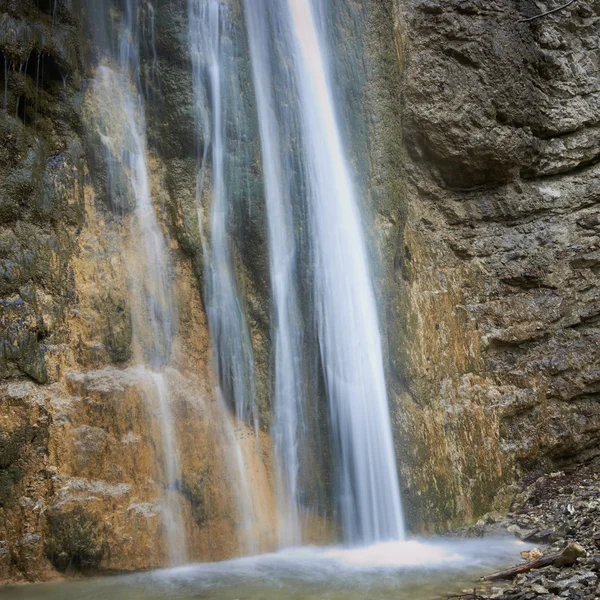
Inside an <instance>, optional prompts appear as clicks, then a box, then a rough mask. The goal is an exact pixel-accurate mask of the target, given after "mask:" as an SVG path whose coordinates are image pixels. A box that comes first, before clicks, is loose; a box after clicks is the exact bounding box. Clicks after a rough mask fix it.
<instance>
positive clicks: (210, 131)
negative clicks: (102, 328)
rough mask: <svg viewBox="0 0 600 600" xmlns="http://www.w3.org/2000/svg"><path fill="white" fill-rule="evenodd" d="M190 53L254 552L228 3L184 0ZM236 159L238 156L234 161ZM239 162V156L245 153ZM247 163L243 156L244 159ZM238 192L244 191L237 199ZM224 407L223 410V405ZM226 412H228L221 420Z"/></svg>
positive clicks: (240, 132) (220, 338)
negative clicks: (235, 241)
mask: <svg viewBox="0 0 600 600" xmlns="http://www.w3.org/2000/svg"><path fill="white" fill-rule="evenodd" d="M188 17H189V34H190V53H191V57H192V72H193V86H194V100H195V115H196V126H197V136H198V140H199V145H200V146H201V151H199V152H198V157H197V184H196V206H197V212H198V227H199V230H200V235H201V238H202V244H203V254H204V261H205V272H206V274H205V286H206V287H205V289H206V307H207V315H208V321H209V328H210V333H211V338H212V345H213V364H214V367H215V371H216V376H217V381H218V384H219V387H220V389H218V390H216V394H217V396H218V399H219V403H220V404H222V405H223V408H225V405H228V406H230V407H233V409H234V412H235V419H236V423H235V428H234V427H228V426H227V424H225V426H224V428H223V433H224V436H223V441H224V443H225V444H226V446H227V447H228V448H230V450H229V459H230V460H228V465H229V469H230V476H231V479H232V481H235V482H236V484H235V487H236V491H237V493H236V498H237V505H238V509H239V512H240V518H241V527H240V533H239V536H238V539H239V542H240V548H241V550H242V551H243V552H244V553H250V554H253V553H255V552H256V551H257V550H258V548H259V544H258V540H257V539H255V538H256V537H257V535H260V533H259V531H258V530H257V523H256V522H257V520H258V519H257V511H256V509H255V508H256V507H254V506H253V501H252V498H253V494H252V490H251V489H250V483H249V481H248V477H247V473H246V465H245V462H244V455H243V454H244V453H243V451H242V445H241V444H242V442H241V440H239V439H237V436H238V435H243V426H244V423H250V424H252V425H253V426H254V431H255V436H257V435H258V415H257V412H256V406H255V396H256V393H255V387H254V357H253V354H252V344H251V341H250V332H249V330H248V325H247V323H246V317H245V312H244V310H243V307H242V304H241V301H240V295H239V292H238V283H237V278H236V271H235V263H234V257H233V253H232V247H231V239H232V231H231V227H230V222H231V221H232V220H233V218H234V217H235V216H236V211H237V214H239V211H240V210H241V208H242V207H241V202H240V201H237V202H236V195H240V193H242V195H243V192H242V190H243V188H244V183H243V182H242V181H241V179H242V177H241V176H240V174H239V171H241V170H242V169H240V168H239V162H240V160H239V157H238V156H237V155H236V153H242V154H243V153H244V152H245V151H247V145H245V144H243V143H241V140H242V139H247V138H248V132H247V125H246V123H245V120H244V113H245V111H244V108H243V106H242V105H241V103H240V101H239V91H240V89H241V84H240V79H239V76H238V72H237V68H236V57H235V42H236V40H235V32H234V31H233V23H232V20H231V14H230V11H229V8H228V7H227V6H226V5H224V4H222V3H221V2H220V1H219V0H189V3H188ZM236 159H237V160H236ZM242 161H244V159H242ZM245 162H247V158H245ZM207 182H210V183H211V184H212V185H211V190H210V192H211V193H210V217H209V219H208V223H209V238H210V242H207V241H206V235H205V234H204V223H203V216H202V215H203V198H204V195H205V194H206V190H205V184H206V183H207ZM242 199H243V198H242ZM224 412H225V411H224ZM226 422H227V416H226V415H225V423H226Z"/></svg>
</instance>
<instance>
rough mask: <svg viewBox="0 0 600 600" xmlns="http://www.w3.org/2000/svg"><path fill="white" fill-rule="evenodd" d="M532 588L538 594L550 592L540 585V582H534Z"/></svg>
mask: <svg viewBox="0 0 600 600" xmlns="http://www.w3.org/2000/svg"><path fill="white" fill-rule="evenodd" d="M531 589H532V590H533V591H534V592H535V593H536V594H548V593H549V592H548V590H547V589H546V588H545V587H544V586H543V585H540V584H539V583H534V584H533V585H532V586H531Z"/></svg>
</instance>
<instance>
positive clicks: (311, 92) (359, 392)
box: [245, 0, 404, 543]
mask: <svg viewBox="0 0 600 600" xmlns="http://www.w3.org/2000/svg"><path fill="white" fill-rule="evenodd" d="M245 13H246V19H247V29H248V36H249V40H250V48H251V59H252V64H253V73H254V84H255V90H256V94H257V104H258V107H259V108H258V114H259V121H260V133H261V142H262V150H263V167H264V170H265V186H266V189H267V210H268V212H269V222H270V223H271V222H273V223H277V222H280V223H282V224H283V226H284V227H289V223H288V221H287V220H286V219H288V217H287V216H286V215H285V214H284V212H285V210H284V209H282V206H281V205H286V204H287V205H289V204H290V203H291V202H296V201H299V200H300V198H297V197H295V198H291V200H289V199H287V198H286V196H285V193H286V192H285V190H286V185H291V184H290V183H289V180H290V179H291V178H292V177H293V176H294V175H293V174H292V173H290V172H283V170H282V167H281V166H280V165H279V163H278V161H277V156H280V155H281V147H282V146H283V144H287V143H289V141H290V140H291V139H293V140H294V143H295V144H297V145H298V147H296V149H295V150H296V152H298V153H300V157H301V165H300V166H301V168H300V172H301V174H302V178H303V180H302V182H301V184H295V185H293V189H294V190H295V191H296V192H297V193H301V194H302V195H303V196H304V198H303V199H304V201H305V202H306V210H307V219H308V235H309V243H310V247H311V251H312V263H313V264H312V265H311V271H312V280H313V303H314V306H313V307H312V310H313V313H314V319H315V326H316V329H317V333H318V339H319V351H320V357H321V363H322V369H323V374H324V379H325V388H326V394H327V401H328V406H329V415H330V429H331V438H332V440H331V443H332V451H333V454H334V455H335V459H336V463H337V466H336V480H337V485H336V487H337V491H336V505H337V508H338V510H339V514H340V519H341V525H342V528H343V533H344V538H345V540H346V541H347V542H348V543H371V542H376V541H381V540H399V539H402V538H403V536H404V525H403V520H402V512H401V504H400V493H399V485H398V476H397V470H396V464H395V457H394V449H393V441H392V431H391V423H390V416H389V409H388V399H387V392H386V385H385V377H384V369H383V355H382V349H381V335H380V331H379V323H378V317H377V308H376V302H375V295H374V290H373V283H372V280H371V276H370V273H369V264H368V256H367V250H366V243H365V240H364V237H363V232H362V229H361V218H360V213H359V210H358V206H357V199H356V194H355V190H354V187H353V182H352V177H351V174H350V171H349V164H348V161H347V158H346V156H345V152H344V149H343V146H342V141H341V137H340V132H339V127H338V123H337V115H336V113H335V109H334V103H333V98H332V91H331V84H330V81H329V77H328V73H327V65H326V61H325V59H324V54H325V44H324V40H323V39H321V37H322V36H321V34H320V32H319V28H317V26H316V23H315V11H314V9H313V7H312V5H311V2H310V0H270V1H268V2H266V1H265V0H246V3H245ZM274 65H278V66H276V67H274ZM277 74H278V75H279V78H278V79H277V80H276V81H274V80H273V77H274V75H277ZM269 79H270V80H269ZM275 93H276V94H277V97H276V98H274V97H273V94H275ZM275 101H276V102H277V103H278V104H279V105H280V107H281V105H282V104H283V103H286V102H287V103H288V104H289V106H288V108H287V109H286V110H283V111H282V110H279V113H278V112H277V110H275V109H274V102H275ZM292 110H297V113H298V114H297V116H296V117H295V118H294V116H293V115H292V114H291V112H290V111H292ZM286 111H287V113H288V114H286ZM282 119H284V120H285V121H283V120H282ZM295 120H296V121H297V123H298V125H297V131H296V135H295V136H293V138H292V137H286V136H285V135H282V133H281V132H282V131H285V128H286V127H294V126H295ZM286 178H287V183H286ZM282 179H283V180H284V181H282ZM284 208H285V207H284ZM286 231H287V230H286ZM288 237H289V239H292V236H288ZM270 241H271V248H270V251H271V253H272V258H271V264H272V265H274V264H275V265H277V266H278V267H277V272H275V273H274V274H273V273H272V275H275V276H276V277H277V276H281V277H282V279H283V283H281V282H280V283H281V285H282V287H283V288H284V289H285V285H286V284H287V281H288V280H287V276H288V273H291V270H290V269H291V267H290V265H291V264H292V262H288V261H290V257H291V256H292V254H290V252H291V251H293V249H292V247H291V246H290V244H289V243H288V244H278V243H277V242H276V240H274V236H273V234H271V237H270ZM276 285H277V281H275V283H274V288H275V286H276ZM274 292H275V293H274V300H275V303H276V306H275V315H276V327H278V328H279V330H278V337H277V340H278V342H279V345H276V347H275V351H276V352H277V353H279V354H281V356H279V357H278V358H277V359H276V364H278V363H279V362H280V361H281V363H282V364H283V361H288V357H287V356H286V353H289V352H294V350H293V349H294V348H295V344H296V343H297V340H296V339H294V335H295V333H294V331H293V329H294V328H293V327H291V328H290V329H288V328H286V327H285V319H287V318H288V317H289V316H290V313H289V310H290V306H293V305H292V304H290V301H289V298H288V297H283V298H282V297H280V296H279V295H278V294H277V293H276V291H275V289H274ZM291 298H292V302H293V294H291ZM283 337H287V339H285V340H283V341H279V340H280V338H283ZM290 367H291V368H293V369H295V370H296V374H295V375H294V377H297V378H300V377H301V376H302V374H301V372H300V371H299V368H300V365H299V363H298V361H294V360H291V361H289V362H288V367H287V368H290ZM276 374H277V369H276ZM286 377H290V380H292V379H291V376H290V375H289V374H286ZM292 381H293V380H292ZM295 392H296V390H295V389H293V388H292V389H288V390H286V394H285V395H284V396H282V397H281V398H280V399H279V401H278V402H276V403H275V409H276V411H277V412H278V414H277V415H276V417H275V419H276V422H280V423H281V425H280V427H282V428H283V429H284V430H286V435H288V436H289V439H287V441H286V442H285V443H286V444H287V448H284V449H283V457H282V456H281V452H282V449H280V460H281V461H282V463H283V466H284V468H285V469H287V470H288V472H287V477H288V481H292V482H293V481H294V478H295V477H296V472H297V460H298V457H297V454H294V453H295V443H296V442H295V436H297V429H298V425H297V424H298V422H299V420H300V419H301V415H300V397H299V396H297V395H296V394H295ZM288 451H289V453H290V454H292V455H293V456H292V457H291V458H290V457H288V456H286V452H288ZM288 487H290V488H291V489H293V483H292V484H290V483H288Z"/></svg>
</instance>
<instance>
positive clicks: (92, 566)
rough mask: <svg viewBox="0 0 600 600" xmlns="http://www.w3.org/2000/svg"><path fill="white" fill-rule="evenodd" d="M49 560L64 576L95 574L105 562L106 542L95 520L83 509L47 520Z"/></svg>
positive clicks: (46, 548) (79, 508)
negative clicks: (74, 573)
mask: <svg viewBox="0 0 600 600" xmlns="http://www.w3.org/2000/svg"><path fill="white" fill-rule="evenodd" d="M46 540H47V541H46V547H45V550H46V556H47V557H48V560H50V562H51V563H52V564H53V565H54V567H55V568H56V569H57V570H58V571H61V572H63V573H64V572H66V571H71V570H75V571H80V572H85V571H95V570H97V569H98V567H99V566H100V563H101V562H102V557H103V555H104V541H103V536H102V531H101V528H100V524H99V521H98V519H97V517H96V516H94V515H91V514H89V513H87V512H85V511H84V510H83V509H82V508H81V507H77V508H74V509H73V510H71V511H69V512H64V513H60V514H56V515H50V516H48V535H47V538H46Z"/></svg>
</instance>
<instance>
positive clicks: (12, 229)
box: [0, 0, 274, 581]
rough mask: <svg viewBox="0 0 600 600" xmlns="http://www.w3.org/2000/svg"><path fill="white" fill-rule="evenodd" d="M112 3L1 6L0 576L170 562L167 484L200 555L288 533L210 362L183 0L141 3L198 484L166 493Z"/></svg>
mask: <svg viewBox="0 0 600 600" xmlns="http://www.w3.org/2000/svg"><path fill="white" fill-rule="evenodd" d="M101 4H102V3H97V4H96V3H83V4H80V3H79V2H70V1H67V0H57V1H56V2H42V1H38V0H32V1H31V2H20V1H19V2H1V3H0V53H1V54H0V67H1V68H0V75H1V76H2V78H1V80H0V83H1V84H2V85H0V88H1V90H2V91H4V90H6V91H5V92H4V95H3V98H4V102H5V105H6V111H5V112H4V111H3V114H2V115H1V116H0V136H1V143H0V146H1V147H2V149H1V150H0V168H1V170H2V177H0V214H1V217H2V218H1V219H0V297H1V298H2V300H1V301H0V322H1V329H0V344H1V354H0V377H1V378H2V380H4V381H3V383H2V384H0V580H2V581H6V580H27V581H36V580H45V579H51V578H54V577H57V576H62V575H63V574H65V573H67V574H72V573H79V572H115V571H131V570H140V569H149V568H156V567H160V566H166V565H168V563H169V557H168V556H167V543H166V537H167V532H166V527H165V515H164V497H165V493H171V494H173V493H174V494H176V495H177V496H178V498H179V503H180V504H181V509H182V513H183V520H184V529H185V532H186V534H187V546H188V548H187V549H188V557H189V559H190V560H217V559H223V558H228V557H231V556H234V555H237V554H239V553H242V552H246V551H248V549H249V548H250V547H251V548H252V549H254V550H261V549H263V550H266V549H271V548H272V547H273V544H274V537H273V536H274V531H273V527H272V515H273V512H274V507H273V499H272V496H271V493H270V490H272V488H273V482H272V481H271V480H270V477H271V473H270V471H271V469H270V462H271V456H270V442H269V440H268V438H267V437H266V435H265V434H264V433H262V432H261V433H260V434H259V436H258V438H255V436H254V433H253V432H252V431H251V430H250V429H249V428H248V429H247V430H246V428H245V427H244V426H238V427H235V428H234V426H233V422H232V421H231V416H230V414H229V413H228V411H227V409H226V408H225V407H224V406H223V405H222V403H221V402H218V401H217V399H218V396H217V394H216V393H215V386H216V383H215V381H214V379H213V375H212V370H211V368H210V352H211V344H210V338H209V333H208V326H207V322H206V316H205V309H204V306H203V301H202V290H203V285H202V281H203V280H202V278H203V255H202V240H201V232H200V230H199V219H198V214H197V210H196V199H195V189H196V182H195V176H196V172H195V171H196V152H197V144H198V143H201V140H195V139H194V130H195V128H194V115H193V106H192V87H191V67H190V60H189V51H188V49H187V2H186V1H184V0H181V1H179V2H176V3H173V2H155V3H154V6H151V5H150V4H149V3H142V4H143V6H142V9H143V10H142V11H141V14H140V19H141V26H143V28H144V31H145V32H147V35H144V36H143V40H144V47H143V48H141V53H142V72H141V73H140V78H141V80H142V85H143V87H144V93H145V94H146V95H147V96H148V98H151V99H152V101H151V102H148V106H149V107H150V109H149V111H148V139H149V152H148V156H147V166H148V173H149V182H148V183H149V186H150V188H151V190H150V191H151V194H152V199H153V203H154V209H155V212H156V216H157V221H158V223H159V227H160V229H161V233H162V235H164V238H165V240H166V247H167V257H166V259H167V261H168V263H169V273H168V276H169V282H168V285H169V288H170V290H171V292H172V298H173V301H174V302H175V303H176V305H177V306H176V307H174V313H176V314H177V324H176V327H175V335H174V338H173V343H172V347H171V354H170V361H169V367H168V368H167V369H166V371H165V375H164V379H165V386H166V388H167V390H168V393H169V397H170V405H171V412H172V414H173V420H174V422H175V424H176V432H175V433H176V436H175V437H176V450H178V451H179V453H180V463H181V477H180V478H179V479H178V481H177V485H176V488H177V489H176V490H165V485H164V482H165V481H166V477H165V472H164V471H165V469H166V466H165V456H164V452H163V449H162V448H163V446H162V440H161V438H162V435H164V432H162V431H161V427H160V418H161V413H160V411H159V410H158V401H157V398H156V397H155V396H156V389H155V386H154V385H153V375H152V373H151V372H150V371H149V370H147V369H144V367H143V366H140V365H139V364H138V362H139V360H136V358H135V356H136V344H138V343H140V340H135V339H134V336H133V332H132V329H133V327H132V316H133V315H134V311H139V310H142V308H141V305H140V303H139V302H138V299H137V298H136V297H135V295H134V294H132V289H133V287H132V278H134V277H136V276H138V275H137V274H136V261H138V258H139V254H138V250H139V244H140V240H139V239H137V238H136V236H135V235H133V233H132V232H134V231H135V229H134V228H133V227H132V219H133V216H132V208H133V204H132V199H133V195H132V190H131V181H130V179H129V178H128V177H127V174H126V171H125V170H124V169H123V168H114V167H115V165H119V164H120V163H121V162H122V161H123V160H124V158H123V155H122V151H121V149H120V148H117V147H115V145H114V144H113V143H112V142H111V139H110V136H113V137H115V136H118V132H119V131H125V128H124V127H123V124H122V123H121V122H120V121H121V120H122V119H123V114H122V112H123V111H122V110H119V107H118V106H117V105H118V102H119V94H118V90H117V89H116V88H115V89H114V90H113V92H114V93H110V90H108V91H107V90H106V89H105V88H103V87H102V85H101V84H102V82H103V81H106V78H105V79H104V80H103V79H102V76H101V75H100V74H99V73H98V72H97V71H96V67H97V63H98V60H99V57H100V56H101V54H102V52H101V51H100V50H99V47H98V44H99V43H100V41H99V34H98V31H97V28H99V27H100V25H101V23H100V22H99V21H98V20H97V17H98V14H100V15H102V14H103V11H102V10H99V11H98V13H96V12H95V9H96V8H102V7H101ZM117 4H118V3H115V5H114V7H113V13H112V14H113V17H114V18H115V23H118V20H119V7H118V5H117ZM154 11H156V12H154ZM95 19H96V20H95ZM113 24H114V23H113ZM155 25H156V29H154V26H155ZM90 28H92V29H90ZM151 31H152V34H151ZM92 40H94V41H93V42H92ZM103 95H104V96H103ZM3 108H4V107H3ZM145 334H146V332H144V331H142V332H138V335H142V336H143V335H145ZM138 355H139V352H138ZM265 377H266V373H265ZM240 449H241V453H242V455H243V457H244V459H243V464H236V461H237V456H238V451H239V450H240ZM241 471H244V472H246V473H245V482H244V485H241V482H240V480H239V477H240V472H241ZM244 510H245V511H246V512H248V513H249V514H251V515H252V519H250V520H249V519H245V518H244V515H243V514H242V513H243V511H244ZM182 542H183V541H182Z"/></svg>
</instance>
